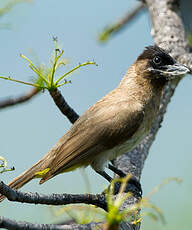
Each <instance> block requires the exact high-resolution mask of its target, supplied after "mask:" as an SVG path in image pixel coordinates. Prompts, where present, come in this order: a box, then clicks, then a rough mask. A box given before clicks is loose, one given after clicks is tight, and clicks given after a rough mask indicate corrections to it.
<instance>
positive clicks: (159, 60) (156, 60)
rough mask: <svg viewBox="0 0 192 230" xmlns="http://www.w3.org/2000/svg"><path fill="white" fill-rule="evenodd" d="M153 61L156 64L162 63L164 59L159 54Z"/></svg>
mask: <svg viewBox="0 0 192 230" xmlns="http://www.w3.org/2000/svg"><path fill="white" fill-rule="evenodd" d="M153 62H154V64H156V65H160V64H161V62H162V60H161V58H160V57H159V56H156V57H154V58H153Z"/></svg>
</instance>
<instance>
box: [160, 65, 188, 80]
mask: <svg viewBox="0 0 192 230" xmlns="http://www.w3.org/2000/svg"><path fill="white" fill-rule="evenodd" d="M162 73H163V74H164V75H167V76H173V77H174V76H178V75H184V74H186V73H191V69H189V68H188V67H187V66H185V65H182V64H178V63H175V64H173V65H167V66H164V67H163V70H162Z"/></svg>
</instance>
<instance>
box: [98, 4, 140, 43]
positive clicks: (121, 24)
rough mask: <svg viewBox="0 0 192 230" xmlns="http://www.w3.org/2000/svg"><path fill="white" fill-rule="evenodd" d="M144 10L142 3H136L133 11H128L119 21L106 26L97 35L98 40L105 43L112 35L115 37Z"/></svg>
mask: <svg viewBox="0 0 192 230" xmlns="http://www.w3.org/2000/svg"><path fill="white" fill-rule="evenodd" d="M143 8H144V4H143V3H138V4H137V5H136V6H135V8H134V9H132V10H131V11H128V12H127V13H126V14H125V15H124V16H123V17H122V18H121V19H119V20H118V21H117V22H114V23H112V25H109V26H106V28H105V29H104V30H103V31H102V32H101V34H100V35H99V40H100V41H101V42H105V41H106V40H108V39H109V37H111V36H112V35H116V34H117V33H119V32H120V31H121V30H123V29H125V27H126V26H127V24H128V23H129V22H131V21H132V20H133V19H134V18H135V17H136V16H137V15H138V14H139V13H140V12H141V10H142V9H143Z"/></svg>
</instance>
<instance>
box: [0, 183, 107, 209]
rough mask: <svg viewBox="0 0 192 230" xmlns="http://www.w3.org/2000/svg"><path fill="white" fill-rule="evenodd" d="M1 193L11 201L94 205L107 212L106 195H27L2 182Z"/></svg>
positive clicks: (0, 184)
mask: <svg viewBox="0 0 192 230" xmlns="http://www.w3.org/2000/svg"><path fill="white" fill-rule="evenodd" d="M0 193H1V194H2V195H4V196H6V197H7V199H8V200H10V201H16V202H22V203H30V204H46V205H66V204H77V203H84V204H92V205H96V206H97V207H100V208H102V209H104V210H107V204H106V200H105V195H102V194H97V195H92V194H77V195H74V194H51V195H43V194H38V193H31V192H30V193H29V192H28V193H27V192H20V191H17V190H14V189H12V188H10V187H9V186H7V185H6V184H4V183H3V182H2V181H1V182H0Z"/></svg>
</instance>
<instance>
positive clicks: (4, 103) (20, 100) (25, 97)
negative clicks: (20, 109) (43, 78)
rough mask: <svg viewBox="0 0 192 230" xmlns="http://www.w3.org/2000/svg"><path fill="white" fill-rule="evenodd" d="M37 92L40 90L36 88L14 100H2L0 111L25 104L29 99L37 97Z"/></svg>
mask: <svg viewBox="0 0 192 230" xmlns="http://www.w3.org/2000/svg"><path fill="white" fill-rule="evenodd" d="M39 92H40V90H39V89H38V88H33V89H32V90H30V91H29V92H27V93H26V94H24V95H22V96H18V97H15V98H7V99H5V100H2V101H0V109H3V108H6V107H8V106H13V105H17V104H20V103H24V102H27V101H29V100H30V99H32V98H33V97H34V96H35V95H37V94H38V93H39Z"/></svg>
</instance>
